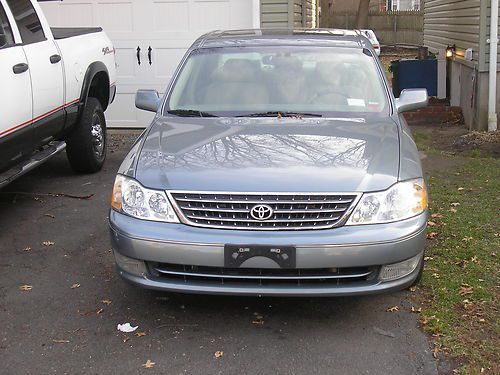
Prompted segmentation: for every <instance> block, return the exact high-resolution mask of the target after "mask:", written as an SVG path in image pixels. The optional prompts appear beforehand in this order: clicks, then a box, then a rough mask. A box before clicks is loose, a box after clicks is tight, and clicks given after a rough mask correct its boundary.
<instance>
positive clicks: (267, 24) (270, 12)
mask: <svg viewBox="0 0 500 375" xmlns="http://www.w3.org/2000/svg"><path fill="white" fill-rule="evenodd" d="M288 10H289V2H288V0H261V4H260V13H261V14H260V24H261V27H262V28H263V29H269V28H287V27H288Z"/></svg>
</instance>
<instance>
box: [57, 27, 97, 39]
mask: <svg viewBox="0 0 500 375" xmlns="http://www.w3.org/2000/svg"><path fill="white" fill-rule="evenodd" d="M50 30H51V31H52V35H54V39H56V40H57V39H66V38H71V37H73V36H79V35H85V34H92V33H100V32H101V31H102V28H100V27H51V28H50Z"/></svg>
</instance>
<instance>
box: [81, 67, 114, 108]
mask: <svg viewBox="0 0 500 375" xmlns="http://www.w3.org/2000/svg"><path fill="white" fill-rule="evenodd" d="M109 84H110V82H109V73H108V69H107V68H106V65H104V63H102V62H101V61H95V62H93V63H92V64H90V65H89V67H88V68H87V72H86V73H85V77H84V79H83V85H82V92H81V94H80V102H79V110H78V115H79V116H80V115H81V113H82V111H83V108H84V107H85V104H86V103H87V98H88V97H89V96H91V97H94V98H96V99H97V100H99V102H101V106H102V109H103V110H104V111H105V110H106V108H107V107H108V104H109V101H110V86H109Z"/></svg>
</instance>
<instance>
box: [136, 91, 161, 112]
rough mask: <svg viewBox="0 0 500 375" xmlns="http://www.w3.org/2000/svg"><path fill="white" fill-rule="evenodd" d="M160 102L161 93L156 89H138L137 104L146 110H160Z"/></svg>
mask: <svg viewBox="0 0 500 375" xmlns="http://www.w3.org/2000/svg"><path fill="white" fill-rule="evenodd" d="M160 102H161V99H160V95H159V94H158V91H156V90H138V91H137V93H136V94H135V106H136V107H137V108H139V109H143V110H145V111H149V112H156V111H158V107H159V106H160Z"/></svg>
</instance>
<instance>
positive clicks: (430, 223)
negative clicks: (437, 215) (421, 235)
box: [427, 220, 436, 227]
mask: <svg viewBox="0 0 500 375" xmlns="http://www.w3.org/2000/svg"><path fill="white" fill-rule="evenodd" d="M427 225H428V226H430V227H435V226H436V223H435V222H433V221H430V220H429V221H428V222H427Z"/></svg>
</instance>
